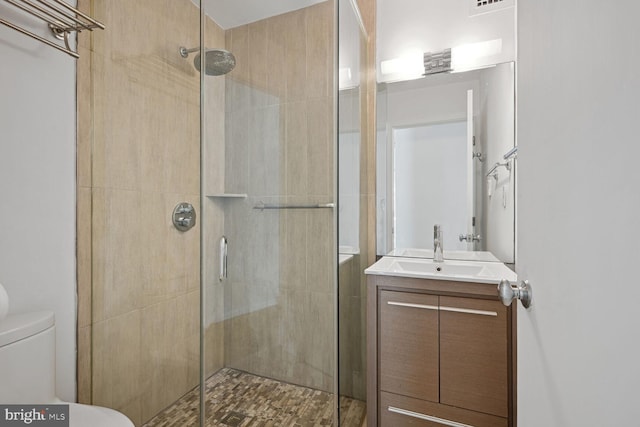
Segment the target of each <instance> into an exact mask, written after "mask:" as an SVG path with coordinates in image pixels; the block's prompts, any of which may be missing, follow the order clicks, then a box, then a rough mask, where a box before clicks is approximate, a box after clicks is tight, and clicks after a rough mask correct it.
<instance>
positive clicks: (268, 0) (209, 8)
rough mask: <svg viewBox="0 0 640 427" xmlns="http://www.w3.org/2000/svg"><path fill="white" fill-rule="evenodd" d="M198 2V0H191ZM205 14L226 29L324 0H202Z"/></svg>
mask: <svg viewBox="0 0 640 427" xmlns="http://www.w3.org/2000/svg"><path fill="white" fill-rule="evenodd" d="M192 1H193V2H194V3H196V4H198V0H192ZM202 1H203V4H204V5H205V11H206V14H207V15H208V16H209V17H210V18H211V19H213V20H214V21H215V22H216V24H218V25H219V26H221V27H222V28H223V29H225V30H227V29H229V28H234V27H237V26H240V25H244V24H249V23H251V22H255V21H259V20H261V19H265V18H269V17H271V16H276V15H281V14H283V13H286V12H291V11H293V10H298V9H303V8H305V7H308V6H311V5H314V4H316V3H322V2H323V1H326V0H202Z"/></svg>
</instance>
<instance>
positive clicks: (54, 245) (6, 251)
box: [0, 2, 76, 401]
mask: <svg viewBox="0 0 640 427" xmlns="http://www.w3.org/2000/svg"><path fill="white" fill-rule="evenodd" d="M0 16H2V17H3V18H5V19H8V20H9V21H13V22H15V23H17V24H18V25H20V26H23V27H25V28H27V29H30V30H31V31H33V32H36V33H37V34H39V35H41V36H46V37H47V38H49V39H52V38H51V37H50V36H49V34H47V30H46V27H45V25H44V24H40V23H39V21H37V20H35V19H34V18H30V17H29V18H27V17H23V15H20V16H18V14H17V13H16V12H14V9H13V8H12V7H11V6H9V5H8V4H6V3H4V2H3V3H2V4H0ZM52 40H53V39H52ZM0 61H1V65H0V200H1V201H0V282H2V284H3V285H4V286H5V287H6V289H7V292H8V294H9V298H10V304H11V308H10V311H11V312H13V313H16V312H24V311H33V310H52V311H54V312H55V315H56V324H57V361H56V374H57V392H58V396H59V397H60V398H61V399H63V400H69V401H74V400H75V380H76V373H75V361H76V354H75V351H76V300H75V295H76V293H75V292H76V269H75V267H76V264H75V259H76V258H75V236H76V233H75V218H76V213H75V179H76V174H75V170H76V168H75V160H76V157H75V117H76V114H75V105H76V104H75V96H76V90H75V81H76V80H75V60H74V59H73V58H71V57H69V56H67V55H66V54H64V53H61V52H58V51H57V50H54V49H53V48H51V47H48V46H45V45H44V44H41V43H39V42H36V41H33V40H31V39H30V38H28V37H26V36H24V35H22V34H19V33H18V32H16V31H14V30H11V29H9V28H6V27H4V26H0Z"/></svg>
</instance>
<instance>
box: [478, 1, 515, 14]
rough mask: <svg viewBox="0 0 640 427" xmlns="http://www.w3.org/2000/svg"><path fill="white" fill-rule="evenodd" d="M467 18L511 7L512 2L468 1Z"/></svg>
mask: <svg viewBox="0 0 640 427" xmlns="http://www.w3.org/2000/svg"><path fill="white" fill-rule="evenodd" d="M468 1H469V16H474V15H480V14H481V13H488V12H494V11H496V10H502V9H507V8H509V7H513V6H514V4H515V1H514V0H468Z"/></svg>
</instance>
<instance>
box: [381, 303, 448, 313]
mask: <svg viewBox="0 0 640 427" xmlns="http://www.w3.org/2000/svg"><path fill="white" fill-rule="evenodd" d="M387 304H389V305H397V306H399V307H412V308H421V309H423V310H436V311H437V310H438V306H436V305H424V304H411V303H408V302H395V301H387Z"/></svg>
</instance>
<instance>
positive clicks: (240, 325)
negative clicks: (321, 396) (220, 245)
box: [224, 0, 336, 391]
mask: <svg viewBox="0 0 640 427" xmlns="http://www.w3.org/2000/svg"><path fill="white" fill-rule="evenodd" d="M334 7H335V4H334V1H331V0H330V1H326V2H323V3H319V4H317V5H314V6H311V7H308V8H305V9H301V10H297V11H293V12H290V13H286V14H283V15H279V16H275V17H272V18H268V19H265V20H262V21H259V22H255V23H251V24H248V25H243V26H240V27H237V28H233V29H230V30H227V32H226V40H227V42H226V45H227V48H228V49H229V50H231V51H232V52H233V53H234V54H235V56H236V58H237V62H238V65H237V67H236V69H235V70H234V71H233V72H232V73H230V74H229V77H228V78H227V86H226V95H227V97H226V98H227V100H226V124H227V128H226V133H225V136H226V158H225V165H226V168H225V171H226V173H225V181H226V191H227V192H230V193H247V194H248V197H247V198H246V199H242V200H229V201H227V202H224V203H225V233H226V235H227V237H228V238H229V277H228V279H227V281H226V283H225V307H224V308H225V318H226V324H225V337H226V338H225V363H226V365H227V366H229V367H233V368H237V369H241V370H245V371H248V372H252V373H255V374H258V375H263V376H266V377H271V378H276V379H280V380H284V381H288V382H291V383H295V384H300V385H304V386H308V387H313V388H316V389H322V390H325V391H332V390H333V381H334V371H335V360H334V359H335V355H334V352H335V332H334V328H335V318H336V312H335V301H336V295H335V274H336V255H335V248H336V242H335V237H334V234H335V232H334V231H335V227H334V219H333V215H334V212H333V210H332V209H300V210H264V211H262V210H259V209H254V206H257V205H260V203H267V204H319V203H328V202H334V201H335V189H334V187H335V175H336V170H335V164H334V143H335V123H334V122H335V119H334V116H335V114H336V113H335V108H334V90H335V88H334V66H335V64H334V55H335V48H334V44H335V39H334Z"/></svg>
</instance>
